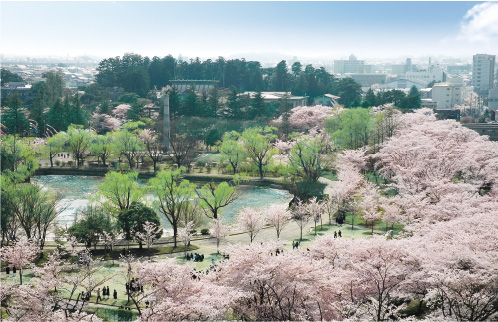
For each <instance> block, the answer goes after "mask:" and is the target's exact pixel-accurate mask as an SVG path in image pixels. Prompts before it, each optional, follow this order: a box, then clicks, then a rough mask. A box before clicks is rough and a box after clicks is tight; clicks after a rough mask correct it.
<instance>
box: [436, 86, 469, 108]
mask: <svg viewBox="0 0 498 322" xmlns="http://www.w3.org/2000/svg"><path fill="white" fill-rule="evenodd" d="M462 90H463V86H462V85H459V84H451V83H436V84H434V86H433V87H432V101H434V102H437V108H438V109H449V108H453V107H455V105H461V104H462V102H463V97H462V96H463V95H462Z"/></svg>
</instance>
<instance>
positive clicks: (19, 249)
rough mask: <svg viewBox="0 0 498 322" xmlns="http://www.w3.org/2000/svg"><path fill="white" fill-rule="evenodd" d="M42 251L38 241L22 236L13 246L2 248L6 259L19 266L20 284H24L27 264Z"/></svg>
mask: <svg viewBox="0 0 498 322" xmlns="http://www.w3.org/2000/svg"><path fill="white" fill-rule="evenodd" d="M39 252H40V250H39V248H38V247H37V246H36V243H34V242H32V241H30V240H29V239H28V238H26V237H22V238H21V239H20V240H19V241H17V242H16V243H14V244H13V245H12V246H6V247H4V248H3V249H2V257H3V259H4V261H6V262H7V263H9V264H11V265H12V266H14V267H16V268H19V284H21V285H22V273H23V268H24V267H25V266H28V265H31V264H32V263H33V261H34V260H35V258H36V257H37V256H38V253H39Z"/></svg>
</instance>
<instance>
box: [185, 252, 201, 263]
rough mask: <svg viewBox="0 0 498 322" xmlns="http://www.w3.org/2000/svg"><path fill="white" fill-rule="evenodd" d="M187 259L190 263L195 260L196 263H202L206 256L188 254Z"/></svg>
mask: <svg viewBox="0 0 498 322" xmlns="http://www.w3.org/2000/svg"><path fill="white" fill-rule="evenodd" d="M185 258H186V259H187V260H188V261H190V260H193V261H194V262H202V261H204V254H197V253H194V254H192V253H187V255H186V256H185Z"/></svg>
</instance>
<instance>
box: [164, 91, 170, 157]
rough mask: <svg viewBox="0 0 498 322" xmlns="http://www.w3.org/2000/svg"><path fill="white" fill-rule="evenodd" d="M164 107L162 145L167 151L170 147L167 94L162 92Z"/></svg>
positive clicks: (166, 151)
mask: <svg viewBox="0 0 498 322" xmlns="http://www.w3.org/2000/svg"><path fill="white" fill-rule="evenodd" d="M163 100H164V109H163V112H164V113H163V147H164V152H165V153H168V152H169V148H170V117H169V95H168V94H164V96H163Z"/></svg>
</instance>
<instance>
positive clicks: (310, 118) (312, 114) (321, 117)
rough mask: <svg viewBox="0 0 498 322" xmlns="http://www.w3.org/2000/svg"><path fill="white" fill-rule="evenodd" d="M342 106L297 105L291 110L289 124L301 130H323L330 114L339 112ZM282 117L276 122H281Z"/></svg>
mask: <svg viewBox="0 0 498 322" xmlns="http://www.w3.org/2000/svg"><path fill="white" fill-rule="evenodd" d="M341 110H343V108H342V107H340V106H338V107H329V106H322V105H314V106H297V107H295V108H293V109H292V110H291V111H290V116H289V124H290V125H291V127H292V128H293V129H295V130H297V131H299V132H307V131H310V130H312V129H313V130H323V122H324V121H325V119H327V118H328V117H330V116H333V115H336V114H339V113H340V112H341ZM282 120H283V119H282V117H280V118H279V119H277V120H276V121H275V123H277V124H281V123H282Z"/></svg>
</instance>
